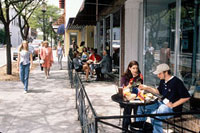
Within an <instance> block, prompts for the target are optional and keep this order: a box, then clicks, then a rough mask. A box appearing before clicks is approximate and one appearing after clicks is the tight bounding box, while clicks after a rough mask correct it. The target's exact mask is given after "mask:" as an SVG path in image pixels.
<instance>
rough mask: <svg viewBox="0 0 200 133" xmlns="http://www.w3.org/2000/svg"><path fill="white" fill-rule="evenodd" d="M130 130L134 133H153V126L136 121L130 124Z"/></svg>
mask: <svg viewBox="0 0 200 133" xmlns="http://www.w3.org/2000/svg"><path fill="white" fill-rule="evenodd" d="M130 130H131V131H132V132H133V133H152V132H153V126H152V124H151V123H148V122H145V121H136V122H133V123H131V124H130Z"/></svg>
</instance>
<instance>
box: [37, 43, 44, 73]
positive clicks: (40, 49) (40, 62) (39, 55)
mask: <svg viewBox="0 0 200 133" xmlns="http://www.w3.org/2000/svg"><path fill="white" fill-rule="evenodd" d="M43 47H44V44H43V41H42V42H41V43H40V47H39V51H38V57H39V64H40V68H41V71H43V67H42V63H43V62H42V60H41V51H42V49H43Z"/></svg>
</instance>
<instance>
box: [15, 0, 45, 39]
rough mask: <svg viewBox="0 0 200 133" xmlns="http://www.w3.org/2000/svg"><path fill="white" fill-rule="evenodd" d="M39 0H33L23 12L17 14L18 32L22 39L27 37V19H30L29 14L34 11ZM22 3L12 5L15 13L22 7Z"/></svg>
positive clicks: (40, 0)
mask: <svg viewBox="0 0 200 133" xmlns="http://www.w3.org/2000/svg"><path fill="white" fill-rule="evenodd" d="M41 2H42V0H37V1H36V0H35V1H33V2H32V3H30V4H29V5H28V6H27V7H26V8H25V10H24V11H23V12H21V13H20V14H19V17H18V22H19V28H20V33H21V36H22V38H23V40H27V39H28V33H29V28H30V26H29V22H28V20H29V19H30V17H31V15H32V14H33V13H34V11H35V10H36V9H37V7H38V6H39V4H40V3H41ZM24 3H26V2H24ZM24 3H17V4H15V6H13V7H14V9H15V11H16V12H17V13H19V12H20V10H21V9H22V8H23V4H24Z"/></svg>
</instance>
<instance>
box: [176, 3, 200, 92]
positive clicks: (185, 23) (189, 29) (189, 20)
mask: <svg viewBox="0 0 200 133" xmlns="http://www.w3.org/2000/svg"><path fill="white" fill-rule="evenodd" d="M199 2H200V1H199V0H182V2H181V22H180V32H181V33H180V55H179V57H180V58H179V62H178V65H179V67H178V68H179V70H178V72H179V76H180V77H181V78H182V79H183V81H184V83H185V85H186V87H187V88H188V89H190V88H192V89H194V88H193V87H192V86H196V85H197V82H196V81H198V80H199V78H198V77H199V72H200V65H199V64H200V60H199V59H200V55H199V54H200V48H199V46H200V41H199V39H200V18H199V17H200V16H199V15H200V14H199V13H200V4H199ZM199 85H200V84H199ZM199 85H198V86H199Z"/></svg>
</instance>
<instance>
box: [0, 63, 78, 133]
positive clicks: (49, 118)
mask: <svg viewBox="0 0 200 133" xmlns="http://www.w3.org/2000/svg"><path fill="white" fill-rule="evenodd" d="M63 66H64V67H63V70H59V67H58V65H57V63H56V62H55V63H54V65H53V67H52V70H51V72H50V77H49V79H45V76H44V72H43V71H40V68H39V66H38V67H37V68H36V69H35V70H33V71H32V72H31V74H30V79H29V93H27V94H24V93H23V85H22V83H21V82H0V84H1V85H0V123H1V124H0V132H2V133H66V132H67V133H80V132H81V129H80V124H79V121H78V120H77V118H78V117H77V111H76V109H75V96H74V95H75V94H74V93H75V90H74V89H71V88H70V83H69V80H68V79H67V69H66V62H63Z"/></svg>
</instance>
